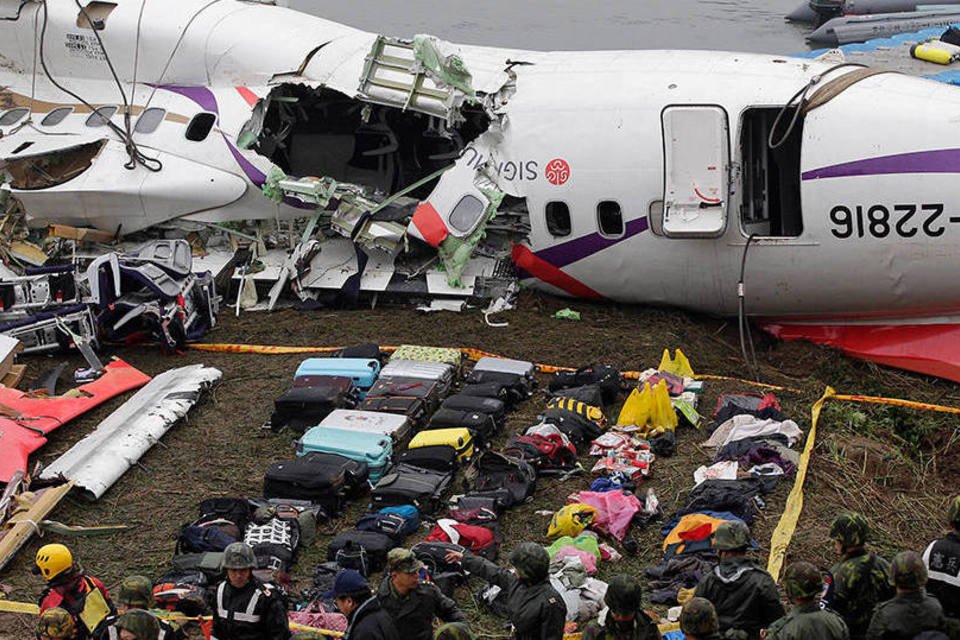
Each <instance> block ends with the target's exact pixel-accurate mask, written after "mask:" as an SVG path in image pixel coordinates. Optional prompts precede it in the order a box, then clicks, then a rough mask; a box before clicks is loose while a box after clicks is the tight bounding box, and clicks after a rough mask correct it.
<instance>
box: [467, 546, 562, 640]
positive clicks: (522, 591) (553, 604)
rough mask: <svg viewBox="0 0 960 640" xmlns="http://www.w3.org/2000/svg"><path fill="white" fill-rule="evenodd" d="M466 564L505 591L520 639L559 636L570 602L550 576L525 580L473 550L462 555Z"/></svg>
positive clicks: (553, 639) (552, 639)
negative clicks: (531, 581)
mask: <svg viewBox="0 0 960 640" xmlns="http://www.w3.org/2000/svg"><path fill="white" fill-rule="evenodd" d="M463 568H464V569H466V570H467V571H469V572H470V573H471V574H473V575H476V576H479V577H481V578H484V579H485V580H487V581H488V582H491V583H493V584H495V585H497V586H498V587H500V588H501V589H503V590H504V591H505V592H506V603H507V609H508V611H509V617H510V622H512V623H513V633H514V637H515V638H516V639H517V640H560V639H561V638H563V626H564V623H565V622H566V618H567V605H565V604H564V602H563V598H561V597H560V594H559V593H557V591H556V589H554V588H553V587H552V586H551V585H550V581H549V580H544V581H543V582H539V583H537V584H526V583H524V582H521V581H520V578H518V577H517V576H516V575H515V574H513V573H512V572H511V571H508V570H507V569H504V568H502V567H499V566H497V565H495V564H493V563H492V562H490V561H489V560H485V559H484V558H479V557H477V556H475V555H473V554H471V553H469V552H468V553H465V554H464V555H463Z"/></svg>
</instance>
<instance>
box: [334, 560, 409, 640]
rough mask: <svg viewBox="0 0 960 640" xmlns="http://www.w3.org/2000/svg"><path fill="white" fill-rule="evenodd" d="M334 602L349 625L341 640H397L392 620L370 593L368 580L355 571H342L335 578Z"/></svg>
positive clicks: (397, 634)
mask: <svg viewBox="0 0 960 640" xmlns="http://www.w3.org/2000/svg"><path fill="white" fill-rule="evenodd" d="M333 602H334V604H336V605H337V609H339V610H340V613H342V614H343V615H345V616H347V621H348V622H349V623H350V626H349V627H347V631H346V633H345V634H344V636H343V638H342V640H400V634H399V633H398V632H397V628H396V626H395V625H394V624H393V620H391V619H390V616H389V615H388V614H387V612H386V611H384V610H383V609H382V608H381V607H380V601H379V600H378V599H377V597H376V596H374V595H373V594H372V593H370V585H369V584H368V583H367V579H366V578H364V577H363V576H362V575H360V574H359V573H358V572H357V571H354V570H353V569H344V570H343V571H341V572H340V573H338V574H337V577H336V579H335V580H334V582H333Z"/></svg>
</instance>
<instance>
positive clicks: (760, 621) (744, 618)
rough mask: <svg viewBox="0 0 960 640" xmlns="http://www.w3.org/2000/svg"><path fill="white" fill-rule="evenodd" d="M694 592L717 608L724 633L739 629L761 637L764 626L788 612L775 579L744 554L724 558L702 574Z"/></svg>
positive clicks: (753, 636)
mask: <svg viewBox="0 0 960 640" xmlns="http://www.w3.org/2000/svg"><path fill="white" fill-rule="evenodd" d="M694 595H695V596H698V597H700V598H706V599H707V600H709V601H710V602H712V603H713V606H714V607H716V609H717V619H718V620H719V622H720V631H721V632H723V631H726V630H727V629H739V630H741V631H746V632H747V634H748V635H749V636H750V637H751V638H759V637H760V630H761V629H764V628H766V627H767V626H769V625H770V623H771V622H773V621H774V620H777V619H779V618H782V617H783V616H784V615H786V611H784V609H783V605H782V604H780V595H779V594H778V593H777V585H776V584H775V583H774V582H773V578H771V577H770V574H769V573H767V572H766V571H764V569H763V568H762V567H761V566H760V565H758V564H757V563H756V562H754V561H753V560H750V559H749V558H746V557H743V556H740V557H733V558H727V559H726V560H722V561H721V562H720V564H719V565H717V566H716V567H715V568H714V570H713V571H711V572H710V573H708V574H707V575H705V576H703V579H702V580H700V584H698V585H697V590H696V592H695V593H694Z"/></svg>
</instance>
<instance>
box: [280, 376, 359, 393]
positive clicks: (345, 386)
mask: <svg viewBox="0 0 960 640" xmlns="http://www.w3.org/2000/svg"><path fill="white" fill-rule="evenodd" d="M293 386H294V387H332V388H334V389H339V390H340V391H341V392H343V393H345V394H356V392H357V387H356V385H354V384H353V378H348V377H346V376H300V377H299V378H294V379H293Z"/></svg>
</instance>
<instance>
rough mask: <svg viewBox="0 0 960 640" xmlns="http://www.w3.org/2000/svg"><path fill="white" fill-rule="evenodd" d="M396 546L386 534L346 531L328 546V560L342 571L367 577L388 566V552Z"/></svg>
mask: <svg viewBox="0 0 960 640" xmlns="http://www.w3.org/2000/svg"><path fill="white" fill-rule="evenodd" d="M395 546H396V544H395V543H394V542H393V539H392V538H391V537H390V536H388V535H385V534H382V533H377V532H375V531H344V532H343V533H339V534H337V536H336V537H334V539H333V540H331V541H330V544H329V545H328V546H327V560H332V561H334V562H336V563H337V565H339V566H340V568H341V569H354V570H356V571H358V572H359V573H360V574H361V575H364V576H367V575H370V574H371V573H373V572H375V571H380V570H382V569H383V568H384V567H385V566H386V564H387V552H389V551H390V549H393V548H394V547H395Z"/></svg>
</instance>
